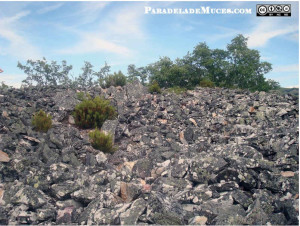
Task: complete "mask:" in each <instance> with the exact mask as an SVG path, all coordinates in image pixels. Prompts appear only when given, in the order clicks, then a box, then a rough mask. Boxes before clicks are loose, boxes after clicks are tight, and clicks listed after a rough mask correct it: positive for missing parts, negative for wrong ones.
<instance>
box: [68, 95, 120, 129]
mask: <svg viewBox="0 0 300 226" xmlns="http://www.w3.org/2000/svg"><path fill="white" fill-rule="evenodd" d="M73 116H74V119H75V124H76V125H78V126H79V127H81V128H84V129H88V128H96V127H98V128H101V126H102V124H103V123H104V121H105V120H106V119H114V118H115V117H116V116H117V113H116V110H115V108H114V107H113V106H111V105H110V102H109V101H108V100H105V99H103V98H100V97H96V98H94V99H92V98H89V99H85V100H83V101H82V102H81V103H79V104H78V105H76V107H75V111H74V113H73Z"/></svg>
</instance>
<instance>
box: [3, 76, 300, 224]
mask: <svg viewBox="0 0 300 226" xmlns="http://www.w3.org/2000/svg"><path fill="white" fill-rule="evenodd" d="M79 91H84V92H87V93H88V94H89V95H90V96H91V97H92V98H93V97H95V96H104V97H105V98H107V99H109V100H110V102H111V104H112V105H114V106H115V107H116V109H117V111H118V117H117V118H116V119H115V120H109V121H106V122H105V123H104V125H103V128H102V129H103V130H106V131H110V132H111V133H112V134H113V135H114V136H115V139H114V140H115V145H116V146H117V147H118V150H117V151H115V152H114V153H113V154H103V153H102V152H99V151H98V150H96V149H94V148H92V147H91V144H90V141H89V139H88V133H89V131H87V130H80V129H78V128H76V126H75V125H74V124H73V122H72V120H69V119H72V116H71V114H72V112H73V110H74V107H75V105H76V104H77V103H79V100H78V98H77V94H76V93H77V92H79ZM40 109H42V110H44V111H45V112H47V113H49V114H50V115H51V116H52V117H53V126H52V128H51V129H49V131H48V132H47V133H40V132H37V131H34V130H33V128H32V125H31V118H32V115H33V113H34V112H36V111H38V110H40ZM298 112H299V104H298V103H297V101H296V99H295V98H293V97H291V96H290V95H285V96H280V95H277V94H274V93H265V92H254V93H251V92H248V91H243V90H233V89H224V88H215V89H210V88H195V89H194V90H189V91H187V92H185V93H183V94H179V95H177V94H174V93H168V92H167V91H166V92H163V93H162V94H160V95H152V94H150V93H148V91H147V88H146V87H144V86H142V85H141V84H140V83H139V82H134V83H132V84H127V85H126V86H124V87H110V88H108V89H102V88H99V87H94V88H91V89H86V90H78V91H75V90H72V89H66V88H64V87H41V89H37V88H35V87H31V88H28V89H27V88H25V89H22V90H19V89H13V88H12V89H5V90H0V113H1V114H0V141H1V142H0V150H1V151H2V152H3V153H5V154H3V153H2V155H1V152H0V224H70V225H75V224H87V225H99V224H113V225H118V224H164V225H169V224H176V225H179V224H197V225H201V224H203V225H204V224H206V225H210V224H213V225H214V224H222V225H229V224H239V225H243V224H272V225H287V224H294V225H297V224H299V219H298V215H299V214H298V213H299V207H298V206H299V140H298V136H299V134H298V133H299V132H298V131H299V113H298Z"/></svg>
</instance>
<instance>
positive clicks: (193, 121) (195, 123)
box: [189, 118, 198, 126]
mask: <svg viewBox="0 0 300 226" xmlns="http://www.w3.org/2000/svg"><path fill="white" fill-rule="evenodd" d="M189 120H190V121H191V122H192V123H193V124H194V125H195V126H198V125H197V122H196V121H195V119H193V118H190V119H189Z"/></svg>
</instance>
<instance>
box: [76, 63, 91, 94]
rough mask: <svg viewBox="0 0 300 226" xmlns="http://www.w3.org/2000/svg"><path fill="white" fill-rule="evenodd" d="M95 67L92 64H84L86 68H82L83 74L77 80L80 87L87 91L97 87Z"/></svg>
mask: <svg viewBox="0 0 300 226" xmlns="http://www.w3.org/2000/svg"><path fill="white" fill-rule="evenodd" d="M93 67H94V66H93V65H92V64H91V63H90V62H87V61H85V62H84V66H83V67H82V68H81V70H82V74H80V75H79V77H78V78H77V79H76V83H77V86H78V87H80V88H82V89H86V88H89V87H92V86H93V85H95V82H94V81H93V76H94V74H95V72H94V71H93Z"/></svg>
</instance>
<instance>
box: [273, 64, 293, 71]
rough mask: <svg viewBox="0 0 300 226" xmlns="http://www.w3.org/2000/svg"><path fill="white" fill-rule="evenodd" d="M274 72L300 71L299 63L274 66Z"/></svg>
mask: <svg viewBox="0 0 300 226" xmlns="http://www.w3.org/2000/svg"><path fill="white" fill-rule="evenodd" d="M273 72H299V64H290V65H279V66H276V67H274V69H273Z"/></svg>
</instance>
